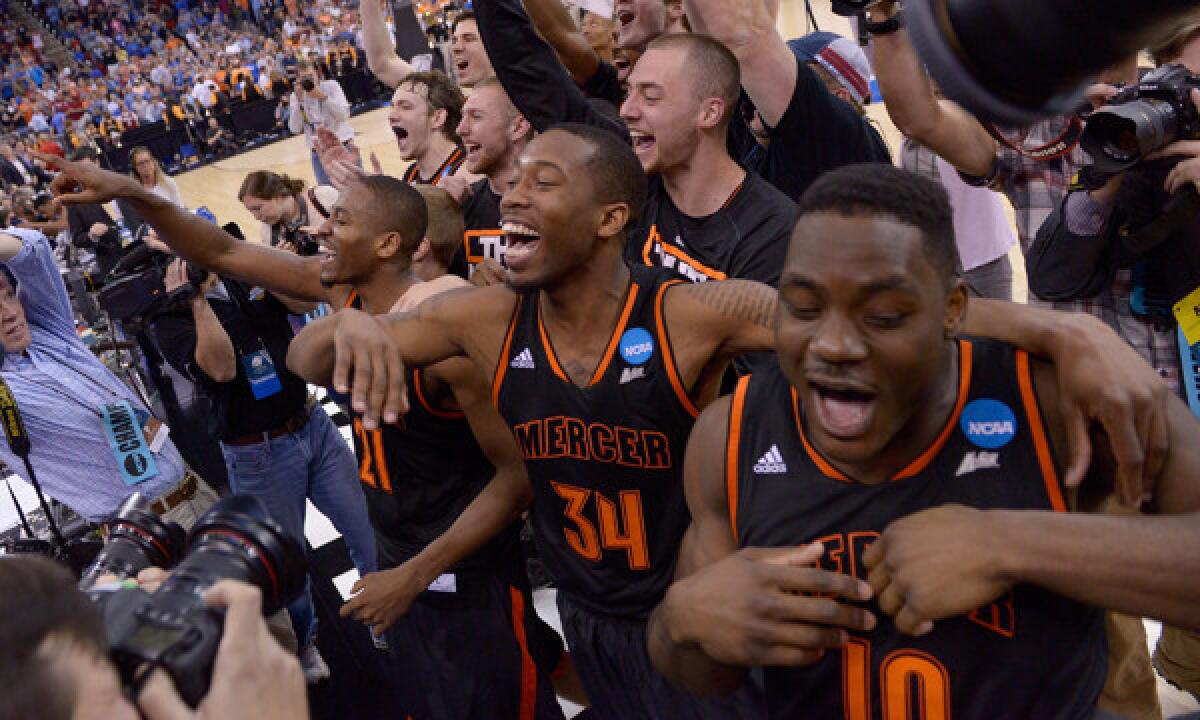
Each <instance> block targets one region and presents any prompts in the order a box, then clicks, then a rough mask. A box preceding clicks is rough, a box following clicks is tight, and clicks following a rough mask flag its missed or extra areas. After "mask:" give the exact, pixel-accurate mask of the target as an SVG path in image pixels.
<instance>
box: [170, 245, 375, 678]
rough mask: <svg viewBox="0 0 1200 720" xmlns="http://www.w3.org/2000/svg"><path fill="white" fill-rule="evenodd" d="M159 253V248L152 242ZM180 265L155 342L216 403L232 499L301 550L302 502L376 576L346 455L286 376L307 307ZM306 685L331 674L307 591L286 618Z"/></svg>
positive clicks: (363, 509) (173, 272)
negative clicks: (238, 498)
mask: <svg viewBox="0 0 1200 720" xmlns="http://www.w3.org/2000/svg"><path fill="white" fill-rule="evenodd" d="M152 244H153V245H154V246H157V247H162V248H164V249H165V246H161V245H160V244H159V243H157V242H154V241H152ZM189 274H190V273H189V271H188V268H187V266H186V264H185V263H184V262H183V261H182V260H178V259H177V260H175V261H174V262H173V263H172V264H171V266H170V268H168V270H167V274H166V278H165V285H166V290H167V292H168V293H172V294H183V295H187V294H189V293H190V298H189V299H188V300H187V301H186V303H185V304H183V305H182V306H181V307H178V308H177V309H174V310H171V311H168V312H166V313H163V314H161V315H159V316H157V317H156V318H155V319H154V321H153V327H152V332H153V334H154V336H155V339H156V340H157V344H158V346H159V347H160V348H162V352H163V355H164V356H165V358H166V360H167V362H168V363H169V364H170V365H171V367H173V368H175V369H176V370H177V371H178V372H180V373H181V374H183V375H184V376H185V377H187V378H189V379H190V380H192V381H193V382H195V383H196V384H197V385H199V386H202V387H204V388H205V389H206V390H207V391H208V392H209V394H210V395H211V396H212V398H213V401H214V406H215V407H214V410H215V412H214V415H215V418H214V420H215V421H216V425H217V428H216V432H215V433H214V434H215V435H216V436H217V437H219V438H220V440H221V450H222V452H223V454H224V456H225V465H226V468H227V470H228V473H229V484H230V487H231V488H232V489H233V491H234V492H235V493H239V494H245V495H252V496H254V497H257V498H259V499H260V500H262V502H263V504H264V505H265V506H266V508H267V510H268V511H269V512H270V513H271V516H272V517H273V518H274V519H275V521H276V522H278V523H279V524H280V525H281V526H282V527H283V528H284V530H285V531H286V532H287V533H288V534H289V535H291V536H292V537H293V538H295V539H296V540H297V541H299V542H301V543H303V541H304V517H305V502H304V501H305V498H310V499H311V500H312V501H313V504H314V505H315V506H316V507H317V508H318V509H320V510H321V512H323V513H324V514H325V515H327V516H328V517H329V518H330V520H331V521H332V522H333V524H334V526H335V527H336V528H337V529H338V531H339V532H341V533H342V535H343V536H344V537H345V539H346V544H347V547H348V548H349V550H350V556H351V558H352V559H353V560H354V564H355V566H356V567H357V568H358V571H359V573H361V574H362V575H364V576H365V575H367V574H368V573H371V572H374V571H375V569H376V560H375V538H374V535H373V534H372V531H371V525H370V520H369V519H368V517H367V506H366V500H365V498H364V496H363V492H362V489H361V487H360V484H359V482H358V466H357V464H356V463H355V461H354V455H353V453H351V451H350V448H349V446H347V444H346V442H345V441H344V440H343V439H342V437H341V435H340V434H339V433H338V430H337V427H336V426H335V425H334V424H333V421H332V420H330V419H329V416H328V415H326V413H325V411H324V409H322V408H321V407H320V405H318V404H316V403H315V402H313V401H312V400H311V399H310V398H309V396H308V389H307V386H306V384H305V383H304V381H303V380H301V379H300V378H299V377H297V376H296V375H295V374H293V373H292V372H291V371H289V370H288V369H287V366H286V364H285V360H286V358H287V352H288V346H289V344H290V343H291V340H292V328H291V325H290V324H289V313H297V314H303V313H305V312H307V311H308V310H310V309H311V305H308V304H306V303H301V302H296V301H293V300H290V299H288V298H286V297H280V296H277V295H275V294H272V293H268V292H265V291H264V290H263V289H262V288H260V287H251V286H248V285H245V284H242V283H240V282H237V281H234V280H229V279H221V278H218V277H217V276H216V275H211V274H209V275H208V276H207V278H206V279H204V280H203V281H201V282H200V283H199V284H198V285H197V284H194V283H195V282H196V280H197V279H198V278H190V279H189ZM288 611H289V614H290V615H291V617H292V621H293V623H294V624H295V627H296V633H297V636H298V639H299V642H300V658H301V662H302V664H303V666H304V673H305V677H306V678H308V679H309V681H310V682H314V681H316V680H319V679H322V678H323V677H325V676H328V674H329V670H328V667H327V666H326V665H325V663H324V661H323V660H322V659H321V657H320V654H319V653H318V652H317V649H316V645H315V644H314V642H313V640H314V632H315V627H316V612H315V610H314V608H313V604H312V596H311V594H310V592H308V591H307V590H306V591H305V592H304V593H303V594H302V595H301V596H300V597H299V598H298V599H297V600H295V601H294V602H293V603H292V604H291V605H290V606H289V608H288Z"/></svg>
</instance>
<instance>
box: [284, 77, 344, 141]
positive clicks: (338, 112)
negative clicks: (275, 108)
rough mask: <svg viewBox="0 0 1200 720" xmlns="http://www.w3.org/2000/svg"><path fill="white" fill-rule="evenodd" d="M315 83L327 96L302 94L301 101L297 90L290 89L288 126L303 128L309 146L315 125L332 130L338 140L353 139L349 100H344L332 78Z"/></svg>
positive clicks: (299, 131)
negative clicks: (322, 98)
mask: <svg viewBox="0 0 1200 720" xmlns="http://www.w3.org/2000/svg"><path fill="white" fill-rule="evenodd" d="M319 87H320V89H321V92H323V93H325V95H326V96H327V97H326V99H325V100H320V101H318V100H316V99H314V98H313V97H312V96H311V95H307V94H306V95H305V99H304V100H303V101H301V100H300V97H299V95H298V94H297V93H294V92H293V93H292V100H291V115H289V116H288V129H289V130H291V131H292V133H293V134H298V133H301V132H303V133H304V139H305V140H306V141H307V142H308V146H309V147H310V148H311V147H312V136H313V131H314V130H316V128H322V127H323V128H327V129H329V130H332V131H333V134H334V135H337V138H338V140H341V141H342V142H348V141H350V140H353V139H354V128H352V127H350V123H349V120H350V103H349V102H347V101H346V93H344V92H342V86H341V85H339V84H338V83H337V81H336V80H325V81H323V82H322V83H321V84H320V86H319Z"/></svg>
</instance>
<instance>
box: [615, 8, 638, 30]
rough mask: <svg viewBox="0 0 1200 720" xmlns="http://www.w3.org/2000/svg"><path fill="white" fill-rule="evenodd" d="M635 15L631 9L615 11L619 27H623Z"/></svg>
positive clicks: (631, 20)
mask: <svg viewBox="0 0 1200 720" xmlns="http://www.w3.org/2000/svg"><path fill="white" fill-rule="evenodd" d="M636 17H637V15H634V14H633V12H632V11H630V10H622V11H621V12H619V13H617V22H619V23H620V24H621V27H622V28H624V27H625V26H627V25H629V24H630V23H631V22H633V20H634V18H636Z"/></svg>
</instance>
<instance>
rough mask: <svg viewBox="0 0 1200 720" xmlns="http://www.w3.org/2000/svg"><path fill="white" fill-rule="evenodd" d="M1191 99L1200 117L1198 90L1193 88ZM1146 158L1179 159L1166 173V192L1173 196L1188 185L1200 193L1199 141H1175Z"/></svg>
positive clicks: (1199, 90)
mask: <svg viewBox="0 0 1200 720" xmlns="http://www.w3.org/2000/svg"><path fill="white" fill-rule="evenodd" d="M1191 98H1192V104H1193V105H1195V108H1196V113H1197V115H1200V89H1198V88H1193V89H1192V93H1191ZM1147 157H1148V159H1151V160H1153V159H1156V158H1160V157H1177V158H1180V159H1179V162H1177V163H1176V164H1175V166H1174V167H1173V168H1171V171H1170V172H1169V173H1167V180H1166V182H1165V183H1164V185H1163V186H1164V187H1165V188H1166V191H1167V192H1169V193H1171V194H1172V195H1174V194H1176V193H1178V192H1179V191H1180V190H1184V189H1186V188H1187V187H1188V186H1189V185H1190V186H1192V187H1194V188H1195V189H1196V191H1197V192H1200V139H1195V140H1177V141H1175V142H1173V143H1171V144H1170V145H1168V146H1166V147H1164V148H1163V149H1162V150H1159V151H1157V152H1154V153H1151V154H1150V155H1149V156H1147Z"/></svg>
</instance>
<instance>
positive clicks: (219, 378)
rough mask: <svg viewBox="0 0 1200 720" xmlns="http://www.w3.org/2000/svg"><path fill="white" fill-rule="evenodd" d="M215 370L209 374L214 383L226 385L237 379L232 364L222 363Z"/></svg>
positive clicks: (235, 370)
mask: <svg viewBox="0 0 1200 720" xmlns="http://www.w3.org/2000/svg"><path fill="white" fill-rule="evenodd" d="M215 370H216V372H214V373H211V377H212V379H213V380H215V381H216V382H219V383H227V382H233V381H234V380H235V379H237V369H236V368H234V366H233V363H230V364H229V365H225V364H223V363H222V365H221V366H220V367H218V368H216V369H215Z"/></svg>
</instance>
